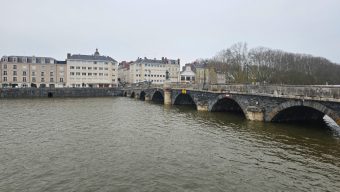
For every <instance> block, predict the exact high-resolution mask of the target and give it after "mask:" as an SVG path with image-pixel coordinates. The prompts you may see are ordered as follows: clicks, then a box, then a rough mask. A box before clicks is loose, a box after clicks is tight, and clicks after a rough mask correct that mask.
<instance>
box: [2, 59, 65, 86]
mask: <svg viewBox="0 0 340 192" xmlns="http://www.w3.org/2000/svg"><path fill="white" fill-rule="evenodd" d="M0 70H1V79H0V86H1V87H3V88H5V87H12V88H22V87H39V88H44V87H50V88H54V87H64V86H65V85H66V84H65V81H66V78H67V73H66V71H67V68H66V62H64V61H57V60H56V59H54V58H51V57H35V56H3V57H2V58H1V62H0Z"/></svg>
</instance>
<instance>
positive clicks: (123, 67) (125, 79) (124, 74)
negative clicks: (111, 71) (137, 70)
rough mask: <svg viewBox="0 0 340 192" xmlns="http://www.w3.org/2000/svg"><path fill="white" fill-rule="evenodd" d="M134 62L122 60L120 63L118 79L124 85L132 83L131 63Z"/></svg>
mask: <svg viewBox="0 0 340 192" xmlns="http://www.w3.org/2000/svg"><path fill="white" fill-rule="evenodd" d="M132 63H133V62H132V61H131V62H126V61H122V62H120V63H119V65H118V81H119V82H120V83H121V84H122V85H124V84H127V83H130V80H129V77H130V64H132Z"/></svg>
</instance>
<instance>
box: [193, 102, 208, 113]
mask: <svg viewBox="0 0 340 192" xmlns="http://www.w3.org/2000/svg"><path fill="white" fill-rule="evenodd" d="M196 107H197V111H209V104H208V102H197V103H196Z"/></svg>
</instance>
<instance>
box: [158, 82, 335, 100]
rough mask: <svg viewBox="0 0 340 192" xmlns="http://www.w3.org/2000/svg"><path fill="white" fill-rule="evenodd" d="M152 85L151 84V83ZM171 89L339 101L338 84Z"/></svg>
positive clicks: (177, 85) (178, 86)
mask: <svg viewBox="0 0 340 192" xmlns="http://www.w3.org/2000/svg"><path fill="white" fill-rule="evenodd" d="M152 86H153V85H152ZM171 88H172V89H188V90H198V91H207V92H221V93H236V94H249V95H260V96H270V97H283V98H292V99H307V100H322V101H336V102H340V86H326V85H325V86H321V85H311V86H307V85H247V84H232V85H231V84H225V85H221V84H219V85H207V86H199V85H197V84H181V83H171Z"/></svg>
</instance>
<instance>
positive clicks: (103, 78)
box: [66, 49, 118, 87]
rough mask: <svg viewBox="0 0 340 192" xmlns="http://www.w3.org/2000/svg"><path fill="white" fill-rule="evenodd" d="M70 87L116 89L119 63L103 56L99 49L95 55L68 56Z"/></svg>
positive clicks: (68, 82)
mask: <svg viewBox="0 0 340 192" xmlns="http://www.w3.org/2000/svg"><path fill="white" fill-rule="evenodd" d="M66 63H67V70H68V75H67V86H68V87H115V86H117V85H118V63H117V61H116V60H114V59H112V58H111V57H109V56H102V55H100V54H99V52H98V49H96V52H95V53H94V54H93V55H79V54H78V55H71V54H70V53H69V54H67V59H66Z"/></svg>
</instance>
